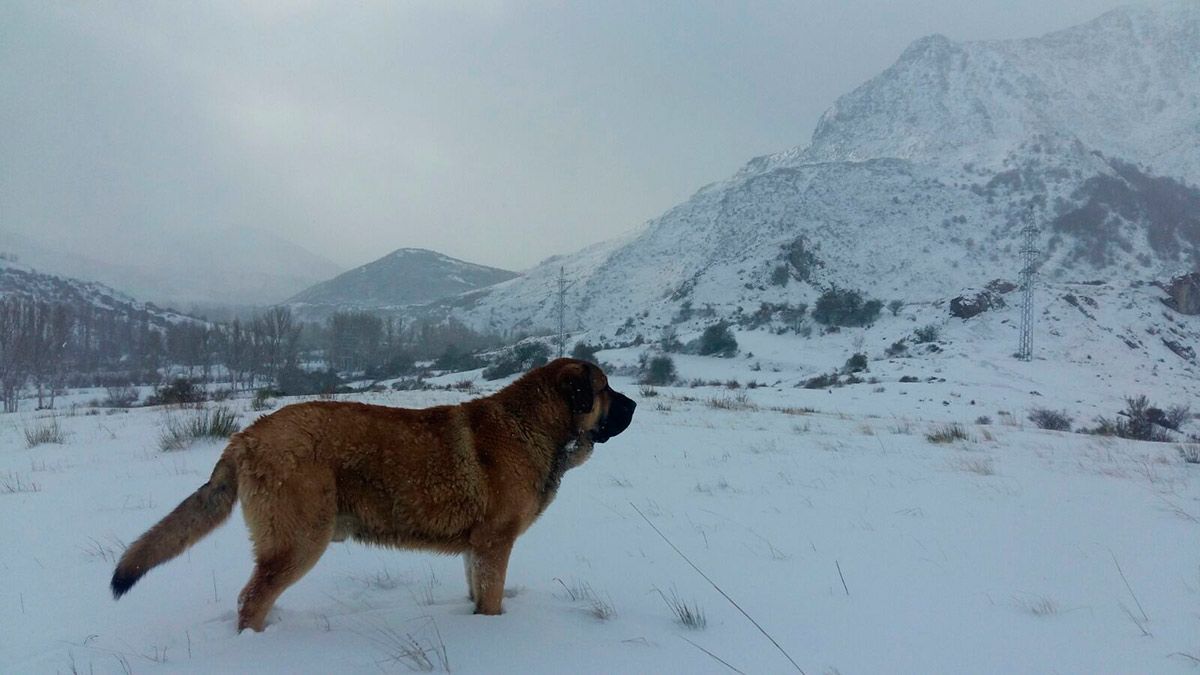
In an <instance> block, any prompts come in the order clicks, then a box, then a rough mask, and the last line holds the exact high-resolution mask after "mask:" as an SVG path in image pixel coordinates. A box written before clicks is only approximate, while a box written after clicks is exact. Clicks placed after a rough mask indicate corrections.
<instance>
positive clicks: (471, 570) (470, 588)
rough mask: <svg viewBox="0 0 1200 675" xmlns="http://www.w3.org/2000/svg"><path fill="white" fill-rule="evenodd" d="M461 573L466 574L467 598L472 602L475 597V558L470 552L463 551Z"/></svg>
mask: <svg viewBox="0 0 1200 675" xmlns="http://www.w3.org/2000/svg"><path fill="white" fill-rule="evenodd" d="M462 557H463V571H465V572H466V573H467V598H468V599H470V600H474V599H475V598H476V597H477V596H476V595H475V556H474V555H473V554H472V553H471V552H470V551H464V552H463V554H462Z"/></svg>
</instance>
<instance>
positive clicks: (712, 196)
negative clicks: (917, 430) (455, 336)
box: [438, 2, 1200, 339]
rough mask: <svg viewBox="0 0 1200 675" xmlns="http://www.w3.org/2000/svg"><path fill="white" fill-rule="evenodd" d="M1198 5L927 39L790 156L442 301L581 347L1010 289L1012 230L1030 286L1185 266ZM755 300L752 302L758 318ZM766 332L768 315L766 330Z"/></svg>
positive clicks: (1198, 239)
mask: <svg viewBox="0 0 1200 675" xmlns="http://www.w3.org/2000/svg"><path fill="white" fill-rule="evenodd" d="M1198 118H1200V4H1198V3H1195V2H1176V3H1166V4H1162V5H1157V6H1152V7H1144V8H1125V9H1119V10H1115V11H1113V12H1110V13H1107V14H1105V15H1103V16H1101V17H1099V18H1098V19H1096V20H1094V21H1091V22H1088V23H1086V24H1083V25H1080V26H1076V27H1072V28H1069V29H1066V30H1062V31H1058V32H1055V33H1051V34H1048V35H1045V36H1042V37H1037V38H1031V39H1022V40H1000V41H985V42H954V41H952V40H950V39H948V38H946V37H943V36H938V35H935V36H931V37H927V38H922V39H920V40H917V41H916V42H914V43H913V44H912V45H911V46H910V47H909V48H908V49H907V50H905V51H904V53H903V54H902V55H901V56H900V58H899V59H898V60H897V62H896V63H895V64H894V65H893V66H892V67H890V68H888V69H887V70H885V71H884V72H882V73H880V74H879V75H878V76H876V77H875V78H872V79H871V80H870V81H868V82H866V83H865V84H863V85H862V86H860V87H858V88H857V89H855V90H854V91H852V92H850V93H849V94H847V95H845V96H843V97H841V98H840V99H839V100H838V101H837V102H836V103H835V104H834V105H833V106H832V107H831V108H830V109H829V110H828V111H827V112H826V113H825V115H824V116H823V117H822V118H821V120H820V122H819V124H818V125H817V128H816V130H815V132H814V133H813V136H812V140H811V142H810V143H809V144H807V145H804V146H799V147H796V148H792V149H788V150H785V151H782V152H780V153H777V154H774V155H769V156H765V157H759V158H755V159H753V160H751V161H750V162H749V163H747V165H746V166H745V167H743V168H742V169H741V170H740V171H738V172H737V173H736V174H735V175H734V176H732V177H730V178H729V179H728V180H725V181H722V182H720V183H716V184H713V185H709V186H706V187H704V188H702V189H701V190H699V191H698V192H697V193H696V194H695V195H694V196H692V197H691V198H690V199H689V200H687V201H686V202H684V203H683V204H680V205H678V206H676V207H674V208H672V209H671V210H669V211H667V212H666V213H665V214H663V215H662V216H660V217H658V218H656V219H654V220H652V221H650V222H648V223H647V224H645V225H644V226H643V227H642V228H640V229H639V230H637V231H635V232H633V233H631V234H629V235H627V236H625V237H623V238H621V239H619V240H615V241H611V242H606V243H604V244H599V245H596V246H593V247H591V248H589V249H586V250H584V251H581V252H579V253H576V254H573V255H569V256H563V257H560V258H557V259H554V260H551V261H547V262H545V263H543V264H541V265H538V266H536V267H535V268H534V269H532V270H530V271H529V272H527V273H525V274H524V275H523V276H522V277H521V278H519V279H514V280H511V281H508V282H505V283H502V284H499V285H497V286H495V287H492V288H490V289H486V290H485V291H481V292H477V293H472V294H469V295H467V296H463V297H462V298H461V299H460V300H459V301H458V302H456V303H442V306H441V307H440V308H438V309H439V311H444V312H445V313H447V314H451V315H454V316H456V317H458V318H461V319H463V320H465V321H467V322H468V323H469V324H471V325H473V326H475V327H477V328H486V329H491V330H506V329H510V328H513V327H518V328H522V329H524V330H539V329H540V330H546V329H548V328H550V327H551V326H553V325H554V319H555V313H554V302H553V300H552V299H553V298H554V292H555V288H556V283H557V276H558V272H559V268H560V267H562V268H564V269H565V270H566V272H567V275H568V278H569V279H570V281H571V282H572V285H571V287H570V288H569V290H568V297H567V307H568V308H570V310H571V312H570V316H569V320H570V321H571V322H572V324H573V325H574V326H576V327H578V328H586V329H588V330H589V331H591V334H592V335H593V336H598V335H605V336H607V337H610V338H611V337H612V336H614V335H620V334H625V335H630V334H635V333H636V334H642V335H643V336H644V337H645V338H647V339H654V338H655V337H657V335H658V331H660V330H661V329H663V328H664V327H666V326H669V325H672V323H673V322H679V319H680V317H686V316H689V315H690V316H692V317H693V318H692V319H690V320H689V321H682V322H679V325H680V328H687V327H696V326H700V325H703V324H704V323H705V322H709V323H711V322H712V321H714V320H716V318H718V317H723V318H728V319H732V320H734V321H737V322H738V323H742V324H746V323H750V321H749V319H748V318H749V317H750V316H751V315H753V314H755V313H757V312H761V311H767V312H768V313H769V312H770V307H771V306H774V307H779V306H783V305H790V306H792V307H797V306H799V305H801V304H803V305H807V306H808V307H811V306H813V303H814V301H815V300H816V298H817V297H818V296H819V295H820V293H821V292H822V290H823V289H825V288H828V287H829V286H830V285H836V286H838V287H842V288H853V289H859V290H862V291H863V292H864V293H865V294H866V295H868V296H870V297H873V298H878V299H880V300H882V301H884V302H887V301H889V300H899V301H901V302H903V303H905V304H908V305H932V304H936V303H941V305H939V306H941V307H942V310H941V311H943V312H944V311H945V304H944V303H945V301H947V300H948V299H949V298H951V297H954V296H956V295H958V294H959V293H960V292H961V291H963V290H964V289H968V288H972V287H981V286H983V285H984V284H986V283H987V282H989V281H991V280H993V279H996V278H1007V279H1011V280H1015V277H1016V276H1017V271H1018V270H1019V269H1020V267H1021V262H1020V260H1019V254H1018V251H1019V249H1020V239H1021V230H1022V229H1023V228H1024V227H1025V225H1026V224H1030V223H1032V224H1034V225H1037V226H1039V227H1040V228H1041V234H1040V236H1039V238H1038V245H1039V248H1040V249H1041V251H1042V256H1041V259H1040V265H1041V267H1040V269H1041V273H1042V275H1043V278H1044V279H1045V281H1046V282H1047V283H1049V284H1067V283H1069V282H1075V281H1092V280H1105V281H1112V282H1117V281H1121V282H1123V283H1129V282H1135V281H1136V282H1139V283H1141V282H1146V281H1151V280H1155V279H1162V278H1165V277H1167V276H1171V275H1174V274H1177V273H1180V272H1186V271H1190V270H1193V269H1196V266H1197V262H1198V261H1200V191H1198V190H1197V189H1196V188H1195V187H1194V184H1195V183H1196V182H1197V181H1200V125H1197V123H1196V120H1197V119H1198ZM764 303H766V305H764ZM775 320H776V321H778V320H777V319H775Z"/></svg>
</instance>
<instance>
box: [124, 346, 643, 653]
mask: <svg viewBox="0 0 1200 675" xmlns="http://www.w3.org/2000/svg"><path fill="white" fill-rule="evenodd" d="M636 407H637V404H636V403H634V402H633V401H632V400H631V399H629V398H628V397H626V396H624V395H622V394H620V393H618V392H616V391H614V390H613V389H612V388H611V387H609V385H608V378H607V377H606V376H605V374H604V372H603V371H602V370H601V369H600V368H599V367H598V366H596V365H594V364H591V363H588V362H586V361H579V360H575V359H557V360H555V361H552V362H550V363H548V364H546V365H544V366H542V367H540V368H535V369H533V370H531V371H529V372H528V373H526V374H525V375H523V376H522V377H520V378H519V379H517V380H516V381H515V382H513V383H512V384H510V385H508V386H507V387H505V388H503V389H501V390H500V391H498V392H496V393H495V394H493V395H491V396H486V397H483V398H479V399H475V400H472V401H468V402H465V403H462V404H459V405H452V406H438V407H434V408H426V409H422V410H410V409H404V408H390V407H385V406H378V405H366V404H362V403H348V402H334V401H314V402H308V403H297V404H293V405H289V406H286V407H284V408H281V409H280V410H278V411H276V412H274V413H272V414H270V415H267V416H265V417H262V418H260V419H259V420H257V421H256V422H254V424H252V425H250V426H249V427H247V428H246V429H245V430H244V431H241V432H239V433H236V434H234V435H233V437H232V438H231V439H230V442H229V445H228V446H227V447H226V448H225V451H224V453H223V454H222V455H221V459H220V460H219V461H218V462H217V465H216V467H215V468H214V469H213V472H212V476H211V477H210V478H209V480H208V482H207V483H205V484H204V485H203V486H202V487H200V489H198V490H196V492H194V493H193V494H192V495H191V496H190V497H188V498H187V499H185V500H183V502H182V503H180V504H179V506H177V507H176V508H175V510H174V511H172V512H171V513H170V514H168V515H167V516H166V517H165V518H163V519H162V520H161V521H159V522H158V524H156V525H154V526H153V527H152V528H150V529H149V530H148V531H147V532H146V533H145V534H143V535H142V536H141V537H140V538H139V539H138V540H137V541H135V542H134V543H133V544H132V545H130V546H129V548H128V549H126V551H125V554H124V555H122V556H121V560H120V562H119V563H118V564H117V568H116V570H115V571H114V572H113V576H112V582H111V586H112V592H113V597H115V598H120V597H121V596H122V595H124V594H125V593H126V592H127V591H128V590H129V589H130V587H131V586H133V585H134V584H135V583H136V582H137V581H138V579H140V578H141V577H142V576H143V575H145V574H146V573H147V572H149V571H150V570H151V569H152V568H154V567H156V566H157V565H160V564H162V563H164V562H166V561H168V560H170V559H172V558H174V557H176V556H178V555H179V554H180V553H182V552H183V551H184V550H186V549H187V548H188V547H189V546H191V545H192V544H194V543H196V542H197V541H199V540H200V539H201V538H203V537H204V536H205V535H207V534H208V533H210V532H212V531H213V530H214V529H215V528H216V527H217V526H218V525H220V524H221V523H223V522H224V521H225V520H226V519H227V518H228V517H229V514H230V513H231V512H232V511H233V505H234V502H235V501H241V503H242V512H243V515H244V516H245V520H246V525H247V527H248V529H249V530H250V537H251V540H252V541H253V544H254V559H255V566H254V572H253V573H252V575H251V577H250V581H249V582H248V583H247V584H246V587H245V588H244V589H243V590H242V592H241V595H240V596H239V598H238V631H239V632H240V631H243V630H245V629H247V628H249V629H252V630H254V631H261V630H262V629H263V628H264V627H265V624H266V619H267V613H268V612H269V611H270V610H271V607H272V606H273V605H274V604H275V601H276V599H278V597H279V595H280V594H281V593H283V591H284V590H285V589H286V588H287V587H288V586H290V585H292V584H293V583H295V582H296V581H297V580H298V579H300V577H302V576H304V574H305V573H306V572H308V570H310V569H311V568H312V567H313V565H314V564H316V562H317V560H318V559H319V558H320V557H321V554H322V553H323V552H324V551H325V548H326V547H327V546H328V545H329V542H331V541H343V540H345V539H347V538H349V539H353V540H355V541H359V542H363V543H367V544H375V545H381V546H391V547H396V548H417V549H426V550H432V551H436V552H440V553H445V554H461V555H462V556H463V558H464V562H465V568H466V577H467V588H468V595H469V597H470V598H471V600H473V601H474V602H475V613H477V614H489V615H495V614H500V613H501V601H502V599H503V596H504V579H505V575H506V573H507V568H508V557H509V553H510V552H511V551H512V547H513V543H514V542H515V541H516V539H517V537H518V536H520V535H521V533H523V532H524V531H525V530H526V529H528V528H529V526H530V525H532V524H533V522H534V521H535V520H537V518H538V516H540V515H541V514H542V512H543V511H545V510H546V507H547V506H549V504H550V502H551V501H552V500H553V499H554V496H555V494H556V493H557V491H558V487H559V481H560V480H561V479H562V476H563V473H565V472H566V471H568V470H569V469H572V468H574V467H577V466H579V465H580V464H583V463H584V462H585V461H587V460H588V458H589V457H590V456H591V454H592V450H593V444H594V443H604V442H605V441H607V440H608V439H610V438H612V437H613V436H616V435H617V434H620V433H621V432H622V431H624V430H625V429H626V428H627V427H628V426H629V424H630V422H631V421H632V420H633V412H634V408H636Z"/></svg>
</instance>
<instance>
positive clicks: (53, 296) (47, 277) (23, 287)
mask: <svg viewBox="0 0 1200 675" xmlns="http://www.w3.org/2000/svg"><path fill="white" fill-rule="evenodd" d="M9 296H20V297H23V298H27V299H30V300H36V301H39V302H45V303H51V304H58V305H66V306H67V307H69V308H71V310H72V311H73V313H74V314H76V315H77V316H78V315H82V314H88V315H92V316H105V315H107V316H111V317H115V318H120V319H124V320H128V319H136V320H137V321H144V322H146V323H148V324H150V325H152V326H159V327H162V326H166V325H167V324H168V323H177V322H180V321H194V320H195V319H192V318H191V317H188V316H185V315H182V314H178V313H176V312H174V311H171V310H166V309H161V308H159V307H156V306H155V305H153V304H149V303H142V302H138V301H137V300H134V299H133V298H131V297H129V296H127V295H125V294H124V293H121V292H120V291H117V290H114V289H112V288H109V287H108V286H105V285H104V284H101V283H97V282H94V281H81V280H79V279H71V278H67V277H60V276H54V275H51V274H44V273H41V272H38V271H36V270H34V269H32V268H30V267H28V266H26V265H22V264H18V263H14V262H12V261H8V260H4V259H0V298H5V297H9Z"/></svg>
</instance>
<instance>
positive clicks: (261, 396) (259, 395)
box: [250, 387, 275, 412]
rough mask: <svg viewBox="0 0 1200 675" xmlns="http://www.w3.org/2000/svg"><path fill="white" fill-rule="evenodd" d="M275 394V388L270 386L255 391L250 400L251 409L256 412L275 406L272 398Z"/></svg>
mask: <svg viewBox="0 0 1200 675" xmlns="http://www.w3.org/2000/svg"><path fill="white" fill-rule="evenodd" d="M273 396H275V390H274V389H271V388H269V387H262V388H261V389H259V390H258V391H255V392H254V398H253V399H251V401H250V409H251V410H254V411H256V412H260V411H263V410H270V409H271V408H272V407H274V404H273V403H272V402H271V398H272V397H273Z"/></svg>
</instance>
